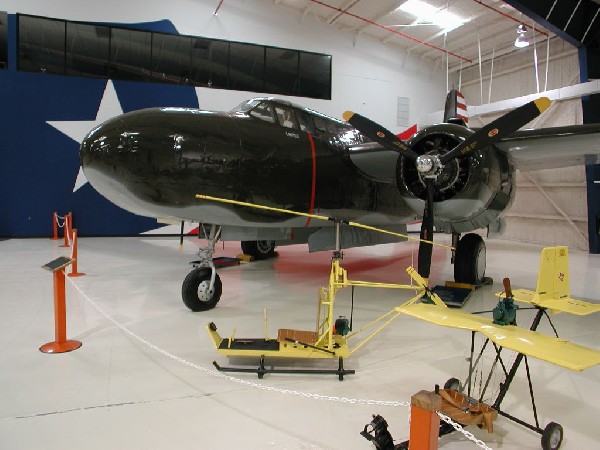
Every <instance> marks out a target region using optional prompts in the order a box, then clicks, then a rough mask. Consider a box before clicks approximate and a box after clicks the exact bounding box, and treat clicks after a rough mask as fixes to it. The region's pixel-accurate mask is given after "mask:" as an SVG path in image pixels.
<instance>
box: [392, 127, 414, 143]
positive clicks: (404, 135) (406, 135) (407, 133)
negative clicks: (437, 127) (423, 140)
mask: <svg viewBox="0 0 600 450" xmlns="http://www.w3.org/2000/svg"><path fill="white" fill-rule="evenodd" d="M417 131H418V129H417V124H416V123H415V124H414V125H413V126H411V127H409V128H407V129H406V130H404V131H402V132H401V133H398V134H397V135H396V136H398V139H402V140H403V141H408V140H409V139H410V138H411V137H413V136H414V135H415V134H417Z"/></svg>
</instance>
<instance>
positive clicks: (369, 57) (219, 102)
mask: <svg viewBox="0 0 600 450" xmlns="http://www.w3.org/2000/svg"><path fill="white" fill-rule="evenodd" d="M2 3H3V6H2V7H0V9H4V10H6V11H7V12H9V13H23V14H34V15H40V16H47V17H55V18H61V19H68V20H79V21H93V22H128V23H131V22H149V21H155V20H162V19H169V20H171V22H173V24H174V25H175V27H176V28H177V30H178V31H179V32H180V33H181V34H187V35H194V36H203V37H209V38H216V39H226V40H232V41H240V42H249V43H255V44H261V45H272V46H275V47H284V48H293V49H299V50H306V51H311V52H318V53H327V54H330V55H332V58H333V65H332V99H331V100H315V99H307V98H294V97H289V98H288V99H289V100H291V101H294V102H295V103H298V104H300V105H304V106H307V107H310V108H313V109H315V110H317V111H320V112H322V113H325V114H328V115H330V116H333V117H338V118H341V115H342V113H343V112H344V111H346V110H354V111H356V112H359V113H361V114H364V115H368V116H369V117H371V118H373V119H374V120H376V121H378V122H380V123H381V124H382V125H384V126H386V127H388V128H389V129H390V130H392V131H395V132H400V131H403V129H404V127H403V126H399V125H398V122H397V103H398V100H397V99H398V97H406V98H409V102H410V114H409V121H410V124H413V123H416V121H417V119H418V117H420V116H422V115H423V114H426V113H429V112H431V111H435V110H437V109H440V108H442V107H443V105H444V100H445V94H446V92H445V90H446V77H445V74H444V73H443V72H442V71H441V70H439V69H438V70H436V69H435V67H434V64H433V61H423V60H421V59H416V58H412V57H406V55H404V54H403V53H402V51H401V50H399V49H398V47H393V46H390V45H385V44H382V43H380V42H378V41H374V40H372V39H370V38H368V37H364V36H360V37H356V36H355V35H354V34H353V33H350V32H342V31H339V30H337V29H336V28H334V27H331V26H329V25H326V24H323V23H319V22H317V21H316V20H314V19H313V18H312V17H311V16H310V15H307V16H306V17H300V16H298V15H296V14H295V13H292V12H289V13H288V12H286V11H285V10H284V9H282V8H278V7H273V5H272V2H267V1H262V0H245V1H239V0H236V1H225V2H223V4H222V6H221V8H220V9H219V13H218V15H217V16H215V15H214V14H213V13H214V11H215V9H216V8H217V6H218V5H219V1H218V0H211V1H207V0H202V1H201V0H173V1H170V2H159V1H144V0H128V1H127V2H123V1H118V0H104V1H102V2H97V1H91V0H56V1H49V0H8V1H5V2H2ZM437 67H439V66H437ZM197 92H198V98H199V104H200V107H201V108H203V109H213V110H229V109H231V108H233V107H234V106H236V105H237V104H239V103H240V102H242V101H243V100H246V99H248V98H252V97H256V96H259V95H261V94H260V93H252V92H240V91H228V90H221V89H208V88H197Z"/></svg>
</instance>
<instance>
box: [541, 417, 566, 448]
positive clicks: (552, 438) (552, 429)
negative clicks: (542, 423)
mask: <svg viewBox="0 0 600 450" xmlns="http://www.w3.org/2000/svg"><path fill="white" fill-rule="evenodd" d="M562 440H563V427H562V426H560V424H558V423H556V422H550V423H549V424H548V425H546V428H544V432H543V433H542V449H543V450H557V449H558V448H560V444H561V443H562Z"/></svg>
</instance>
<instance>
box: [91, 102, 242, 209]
mask: <svg viewBox="0 0 600 450" xmlns="http://www.w3.org/2000/svg"><path fill="white" fill-rule="evenodd" d="M230 123H231V120H230V119H229V118H228V117H227V116H226V115H217V114H209V113H204V112H201V111H198V110H188V109H185V108H151V109H145V110H140V111H133V112H130V113H126V114H123V115H121V116H118V117H115V118H113V119H110V120H108V121H107V122H104V123H103V124H102V125H100V126H98V127H96V128H95V129H93V130H92V131H90V133H89V134H88V135H87V136H86V137H85V139H84V140H83V142H82V144H81V148H80V161H81V167H82V169H83V172H84V173H85V175H86V177H87V179H88V181H89V182H90V184H91V185H92V186H93V187H94V188H95V189H96V190H97V191H98V192H99V193H100V194H101V195H103V196H104V197H106V198H107V199H109V200H110V201H112V202H113V203H115V204H116V205H118V206H120V207H122V208H124V209H126V210H128V211H131V212H134V213H136V214H139V215H143V216H148V217H163V218H166V217H183V214H184V212H185V211H184V210H186V209H189V208H194V207H195V205H196V204H197V201H196V199H195V197H194V194H195V193H197V192H207V193H211V194H215V195H216V194H218V193H222V192H223V188H224V186H229V185H232V184H233V183H235V182H236V179H237V178H239V173H237V172H235V170H236V169H237V168H238V167H239V161H238V158H239V156H238V152H237V151H236V150H237V149H238V148H239V138H238V137H237V135H236V134H235V132H234V131H232V129H231V127H229V124H230ZM234 172H235V173H234ZM196 215H197V214H196V213H193V214H191V213H190V214H188V216H189V217H196ZM186 217H187V216H186Z"/></svg>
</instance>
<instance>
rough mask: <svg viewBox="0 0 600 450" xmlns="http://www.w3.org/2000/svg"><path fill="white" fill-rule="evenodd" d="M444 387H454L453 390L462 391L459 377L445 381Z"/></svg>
mask: <svg viewBox="0 0 600 450" xmlns="http://www.w3.org/2000/svg"><path fill="white" fill-rule="evenodd" d="M444 389H452V390H453V391H457V392H462V386H461V384H460V380H459V379H458V378H450V379H449V380H448V381H446V382H445V383H444Z"/></svg>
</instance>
